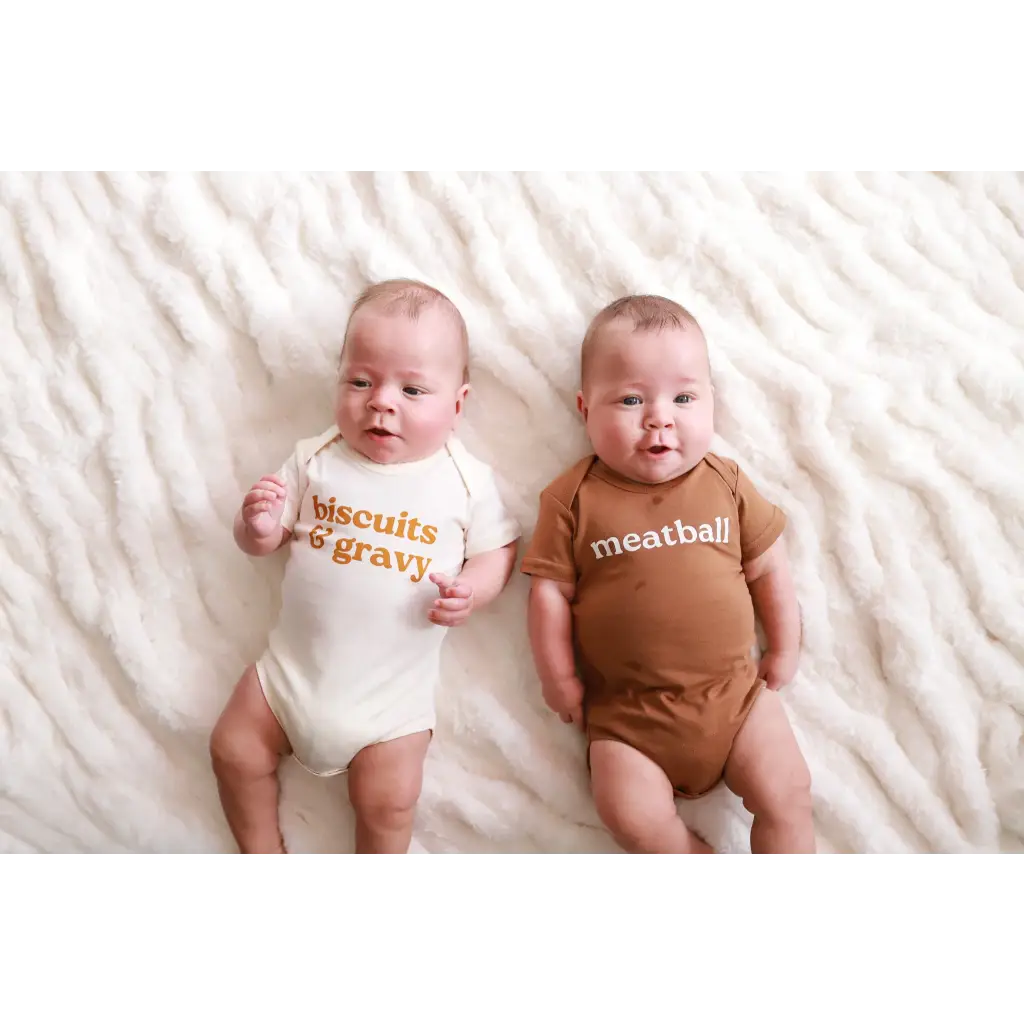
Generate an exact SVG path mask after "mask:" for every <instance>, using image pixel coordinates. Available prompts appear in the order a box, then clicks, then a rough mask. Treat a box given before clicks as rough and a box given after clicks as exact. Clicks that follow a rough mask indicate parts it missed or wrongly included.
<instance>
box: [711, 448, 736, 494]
mask: <svg viewBox="0 0 1024 1024" xmlns="http://www.w3.org/2000/svg"><path fill="white" fill-rule="evenodd" d="M704 465H705V466H706V467H707V470H708V472H709V473H710V474H711V475H712V478H716V477H717V478H718V479H720V480H721V481H722V482H723V483H724V484H725V485H726V487H728V488H729V490H730V491H731V492H732V493H733V494H735V493H736V486H737V484H738V482H739V476H740V467H739V466H738V465H737V463H736V462H735V461H734V460H733V459H726V458H723V457H722V456H721V455H716V454H715V453H714V452H708V453H707V455H705V456H704Z"/></svg>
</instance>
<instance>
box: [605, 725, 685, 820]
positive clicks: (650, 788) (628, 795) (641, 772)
mask: <svg viewBox="0 0 1024 1024" xmlns="http://www.w3.org/2000/svg"><path fill="white" fill-rule="evenodd" d="M588 756H589V759H590V788H591V791H592V792H593V794H594V804H595V806H596V807H597V813H598V814H599V815H600V816H601V820H602V821H603V822H604V823H605V825H606V826H607V827H608V828H609V829H611V831H612V832H615V833H620V832H633V831H635V830H636V828H637V827H638V826H639V827H643V826H644V825H647V824H650V823H656V822H662V821H665V820H667V819H669V818H675V817H676V804H675V794H674V793H673V792H672V783H671V782H670V781H669V779H668V776H667V775H666V774H665V773H664V771H662V769H661V768H660V767H659V766H658V765H657V764H655V763H654V761H652V760H651V759H650V758H649V757H647V756H646V755H645V754H641V753H640V751H639V750H637V749H636V748H634V747H631V746H629V745H628V744H626V743H620V742H619V741H618V740H603V739H595V740H593V741H592V742H591V744H590V750H589V754H588Z"/></svg>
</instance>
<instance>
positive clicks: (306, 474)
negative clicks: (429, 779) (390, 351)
mask: <svg viewBox="0 0 1024 1024" xmlns="http://www.w3.org/2000/svg"><path fill="white" fill-rule="evenodd" d="M279 476H280V478H281V479H282V480H283V481H284V482H285V483H286V484H287V487H288V496H287V498H286V500H285V506H284V510H283V513H282V516H281V525H282V526H283V527H285V528H286V529H289V530H291V531H292V533H293V537H292V540H291V542H290V544H289V545H288V563H287V566H286V568H285V574H284V580H283V584H282V590H281V611H280V613H279V616H278V620H277V623H276V625H275V626H274V629H273V630H272V631H271V634H270V637H269V640H268V642H267V648H266V650H265V651H264V653H263V656H262V657H261V658H260V660H259V661H258V662H257V664H256V672H257V674H258V676H259V680H260V685H261V686H262V687H263V693H264V695H265V696H266V699H267V703H268V704H269V705H270V709H271V710H272V711H273V712H274V715H275V716H276V717H277V720H278V721H279V722H280V724H281V728H282V729H283V730H284V732H285V735H286V736H287V737H288V740H289V742H290V743H291V745H292V749H293V752H294V755H295V758H296V760H297V761H298V762H299V763H300V764H302V765H303V766H304V767H305V768H307V769H308V770H309V771H311V772H313V773H314V774H316V775H334V774H337V773H338V772H343V771H345V770H346V769H347V768H348V766H349V763H350V762H351V761H352V758H353V757H355V755H356V754H358V753H359V751H360V750H362V749H363V748H364V747H366V746H368V745H370V744H372V743H379V742H382V741H384V740H391V739H397V738H398V737H400V736H408V735H410V734H411V733H415V732H420V731H421V730H424V729H433V727H434V690H435V687H436V685H437V682H438V678H439V675H440V661H441V644H442V641H443V640H444V637H445V634H446V633H447V629H446V628H445V627H442V626H437V625H434V623H432V622H431V621H430V620H429V619H428V618H427V614H428V612H429V609H430V605H431V603H432V602H433V601H435V600H436V599H437V598H438V597H439V596H440V595H439V592H438V589H437V586H436V585H435V584H433V583H431V582H430V579H429V576H430V574H431V573H435V572H441V573H445V574H446V575H447V576H449V577H454V576H457V575H458V574H459V572H460V571H461V570H462V565H463V562H464V561H465V560H466V559H468V558H472V557H473V556H474V555H478V554H482V553H484V552H486V551H493V550H495V549H497V548H501V547H504V546H505V545H506V544H509V543H511V542H512V541H513V540H515V539H516V538H517V537H518V536H519V534H520V531H519V527H518V525H517V524H516V523H515V522H514V521H513V520H512V519H511V517H510V516H509V514H508V512H507V511H506V510H505V506H504V504H503V503H502V500H501V497H500V496H499V494H498V489H497V486H496V484H495V481H494V475H493V474H492V472H491V470H490V468H489V467H488V466H486V465H485V464H484V463H483V462H481V461H480V460H479V459H476V458H474V457H473V456H472V455H470V454H469V452H468V451H466V449H465V447H464V446H463V445H462V444H461V443H460V442H459V441H457V440H454V439H452V440H450V441H449V442H448V444H447V445H445V447H444V448H442V449H441V450H440V451H438V452H436V453H435V454H434V455H431V456H429V457H428V458H426V459H423V460H421V461H419V462H403V463H393V464H390V465H382V464H380V463H376V462H372V461H371V460H369V459H367V458H364V457H363V456H362V455H359V454H358V453H357V452H355V451H353V450H352V449H351V448H350V447H349V446H348V445H347V444H346V443H345V441H344V440H343V439H342V437H341V435H340V434H339V432H338V429H337V428H336V427H332V428H331V429H330V430H328V431H325V432H324V433H323V434H321V435H320V436H319V437H315V438H308V439H306V440H303V441H300V442H299V443H298V444H297V445H296V447H295V452H294V454H293V455H292V457H291V458H290V459H288V461H287V462H286V463H285V464H284V466H282V467H281V470H280V473H279Z"/></svg>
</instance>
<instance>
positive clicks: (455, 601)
mask: <svg viewBox="0 0 1024 1024" xmlns="http://www.w3.org/2000/svg"><path fill="white" fill-rule="evenodd" d="M518 547H519V542H518V540H514V541H511V542H510V543H508V544H506V545H505V546H504V547H503V548H495V550H494V551H484V552H482V553H481V554H479V555H474V556H473V557H472V558H467V559H466V562H465V564H464V565H463V567H462V572H460V573H459V575H458V576H456V577H455V579H454V580H452V579H449V578H448V577H447V576H445V575H444V574H443V573H440V572H435V573H432V574H431V576H430V582H431V583H434V584H436V585H437V589H438V591H439V595H440V596H439V597H438V599H437V600H436V601H435V602H434V605H433V607H432V608H431V609H430V621H431V622H435V623H437V625H439V626H461V625H462V623H463V622H465V621H466V619H468V618H469V616H470V614H471V613H472V612H474V611H475V610H476V609H477V608H483V607H484V606H485V605H488V604H490V603H491V601H493V600H494V599H495V598H496V597H497V596H498V595H499V594H500V593H501V592H502V591H503V590H504V589H505V585H506V584H507V583H508V581H509V578H510V577H511V575H512V570H513V569H514V568H515V564H516V552H517V550H518Z"/></svg>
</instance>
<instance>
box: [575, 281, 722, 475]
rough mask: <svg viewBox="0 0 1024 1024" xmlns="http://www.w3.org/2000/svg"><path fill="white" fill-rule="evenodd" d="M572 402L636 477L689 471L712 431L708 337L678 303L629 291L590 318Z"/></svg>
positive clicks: (598, 443)
mask: <svg viewBox="0 0 1024 1024" xmlns="http://www.w3.org/2000/svg"><path fill="white" fill-rule="evenodd" d="M580 359H581V366H580V369H581V378H582V381H581V382H582V388H583V389H582V390H581V391H580V393H579V395H578V396H577V404H578V405H579V409H580V412H581V413H582V414H583V419H584V420H585V422H586V424H587V434H588V436H589V437H590V443H591V444H592V445H593V447H594V452H595V453H596V454H597V456H598V458H599V459H601V461H602V462H604V463H606V464H607V465H608V466H609V467H610V468H611V469H613V470H615V471H616V472H617V473H620V474H621V475H622V476H624V477H627V478H628V479H630V480H635V481H638V482H640V483H648V484H654V483H664V482H665V481H667V480H672V479H674V478H675V477H678V476H682V475H683V474H684V473H688V472H689V471H690V470H691V469H693V467H694V466H696V465H697V463H698V462H700V460H701V459H702V458H704V456H705V455H706V454H707V452H708V448H709V447H710V446H711V438H712V436H713V434H714V394H713V389H712V387H711V367H710V363H709V361H708V349H707V342H706V341H705V340H704V334H703V332H702V331H701V329H700V325H699V324H698V323H697V321H696V320H695V319H694V317H693V316H692V315H691V314H690V313H688V312H687V311H686V310H685V309H683V307H682V306H680V305H679V304H678V303H676V302H672V301H671V299H665V298H662V297H661V296H658V295H629V296H626V297H625V298H622V299H617V300H616V301H615V302H613V303H612V304H611V305H610V306H606V307H605V308H604V309H602V310H601V312H600V313H598V314H597V316H596V317H594V319H593V320H592V321H591V324H590V327H589V328H587V333H586V336H585V337H584V339H583V349H582V352H581V356H580Z"/></svg>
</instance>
